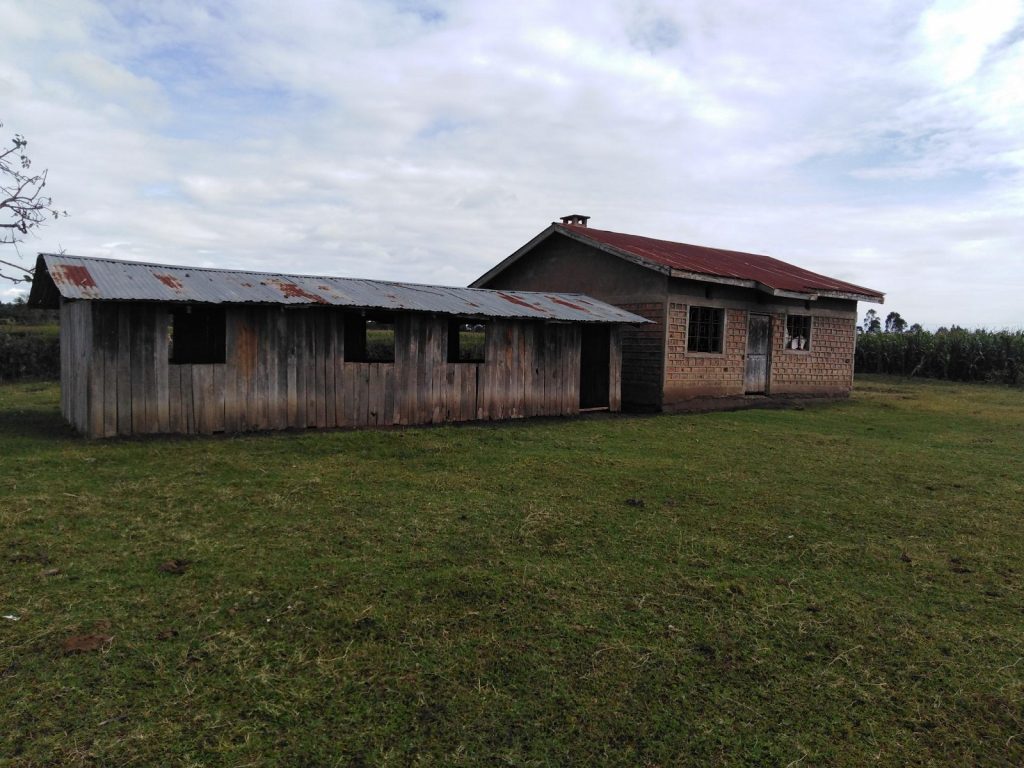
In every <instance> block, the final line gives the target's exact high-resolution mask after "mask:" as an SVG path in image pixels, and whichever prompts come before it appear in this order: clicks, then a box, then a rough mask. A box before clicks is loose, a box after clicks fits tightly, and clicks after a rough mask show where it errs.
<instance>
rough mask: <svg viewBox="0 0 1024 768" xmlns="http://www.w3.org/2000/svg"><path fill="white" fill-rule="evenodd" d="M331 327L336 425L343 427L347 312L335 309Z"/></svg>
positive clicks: (344, 420) (344, 421)
mask: <svg viewBox="0 0 1024 768" xmlns="http://www.w3.org/2000/svg"><path fill="white" fill-rule="evenodd" d="M331 328H332V329H333V330H332V335H333V338H334V425H335V426H337V427H343V426H345V423H346V418H345V408H346V402H345V395H346V389H345V388H346V386H347V381H346V379H345V313H344V312H340V311H335V312H333V313H332V314H331Z"/></svg>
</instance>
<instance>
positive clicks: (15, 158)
mask: <svg viewBox="0 0 1024 768" xmlns="http://www.w3.org/2000/svg"><path fill="white" fill-rule="evenodd" d="M2 127H3V123H0V128H2ZM27 146H28V140H27V139H26V138H25V137H24V136H22V135H21V134H20V133H16V134H14V138H13V139H12V140H11V146H10V147H7V148H6V149H0V245H16V244H17V243H19V242H21V241H22V240H24V238H25V236H26V235H28V233H29V232H30V231H31V230H33V229H35V228H36V227H39V226H42V225H43V224H45V223H46V222H47V221H49V220H50V219H57V218H60V217H61V216H67V215H68V214H67V211H62V210H58V209H56V208H54V207H53V199H52V198H51V197H50V196H49V195H46V194H43V190H44V189H45V187H46V173H47V172H46V171H45V170H44V171H42V172H41V173H32V172H31V170H30V169H31V167H32V160H31V159H30V158H29V156H28V154H26V151H25V148H26V147H27ZM15 250H17V248H15ZM18 255H19V256H20V254H18ZM0 265H3V266H6V267H13V268H14V269H17V270H19V271H20V272H23V273H24V274H25V276H24V277H21V278H18V277H14V276H12V275H10V274H6V273H4V272H3V271H0V280H7V281H10V282H12V283H16V284H17V283H27V282H31V281H32V277H31V275H32V271H33V269H32V268H31V267H24V266H22V265H20V264H16V263H13V262H9V261H3V260H0Z"/></svg>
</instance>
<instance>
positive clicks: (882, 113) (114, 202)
mask: <svg viewBox="0 0 1024 768" xmlns="http://www.w3.org/2000/svg"><path fill="white" fill-rule="evenodd" d="M1022 82H1024V0H984V2H962V1H956V2H947V1H945V0H942V1H940V2H923V1H922V2H918V1H917V0H904V1H903V2H879V1H875V0H863V1H862V2H857V3H838V2H836V3H828V2H794V0H785V1H784V2H774V1H773V0H750V1H749V2H738V1H736V0H716V2H713V3H711V2H705V1H703V0H692V1H690V0H676V1H674V2H657V1H655V0H587V1H586V2H582V1H580V2H564V1H563V2H541V1H540V0H518V2H514V3H499V2H483V1H480V2H473V1H470V0H465V1H460V0H451V1H450V2H449V1H445V0H374V1H369V0H365V1H362V2H352V1H349V0H332V2H323V1H317V0H291V1H290V2H289V3H281V2H270V1H269V0H244V2H241V1H238V2H233V1H232V0H217V1H216V2H210V3H202V2H195V3H190V2H187V0H172V1H171V2H160V0H152V1H146V2H107V3H104V2H93V1H91V0H64V1H52V0H0V121H2V122H3V123H4V127H3V128H2V129H0V138H2V140H3V141H4V142H6V141H9V139H10V137H11V136H12V135H13V134H14V133H20V134H23V135H24V136H25V137H26V138H27V139H28V140H29V145H28V150H29V154H30V156H31V157H32V159H33V162H34V167H35V168H36V169H42V168H47V169H49V182H48V185H47V188H48V190H49V192H50V194H51V195H52V197H53V200H54V204H55V206H56V207H58V208H61V209H65V210H67V211H68V213H69V216H68V217H67V218H62V219H60V220H58V221H55V222H50V223H49V224H47V225H46V226H45V227H43V228H40V229H39V230H37V233H36V234H35V235H34V236H30V237H29V238H27V239H26V241H25V242H24V243H22V244H21V245H20V246H19V247H18V252H17V253H15V251H14V250H13V249H12V248H11V247H10V246H2V247H3V249H4V250H3V252H0V258H3V259H5V260H20V262H21V263H25V264H29V263H31V262H32V261H33V260H34V257H35V254H36V253H38V252H41V251H49V252H52V251H59V250H64V251H65V252H67V253H73V254H78V255H86V256H109V257H112V258H120V259H129V260H139V261H150V262H158V263H168V264H188V265H200V266H216V267H221V268H237V269H256V270H267V271H272V272H284V273H296V274H321V275H335V276H351V277H365V278H377V279H388V280H402V281H410V282H425V283H436V284H445V285H466V284H467V283H469V282H470V281H471V280H473V279H474V278H476V277H478V276H479V275H481V274H482V273H484V272H485V271H487V270H488V269H489V268H490V267H491V266H493V265H494V264H496V263H497V262H499V261H500V260H501V259H503V258H505V257H506V256H508V255H509V254H511V253H512V252H514V251H515V250H516V249H518V248H519V247H520V246H521V245H523V244H524V243H526V242H527V241H529V240H530V239H531V238H532V237H534V236H535V235H536V234H538V233H539V232H541V231H542V230H543V229H544V228H545V227H546V226H548V224H549V223H550V222H551V221H553V220H555V219H557V218H559V217H561V216H563V215H566V214H569V213H582V214H585V215H589V216H591V217H592V218H591V220H590V225H591V226H593V227H596V228H598V229H607V230H612V231H616V232H629V233H632V234H638V235H645V236H649V237H657V238H662V239H666V240H674V241H678V242H687V243H696V244H700V245H709V246H715V247H719V248H727V249H733V250H741V251H749V252H753V253H763V254H768V255H771V256H774V257H776V258H780V259H783V260H785V261H789V262H792V263H795V264H798V265H800V266H802V267H805V268H807V269H811V270H814V271H817V272H822V273H824V274H827V275H830V276H833V277H838V278H840V279H844V280H848V281H850V282H853V283H856V284H858V285H863V286H867V287H870V288H873V289H876V290H880V291H883V292H885V293H886V302H885V305H884V306H881V307H880V306H877V305H869V304H865V303H861V304H860V306H859V310H860V313H861V314H863V313H864V312H865V311H866V310H867V309H870V308H875V309H877V310H878V311H880V312H881V313H882V315H883V316H884V315H885V314H887V313H888V312H890V311H897V312H899V313H900V314H901V315H902V316H903V318H904V319H906V320H907V321H908V322H911V323H914V322H918V323H921V324H922V325H924V326H925V327H930V328H935V327H938V326H941V325H952V324H958V325H962V326H966V327H987V328H1003V327H1009V328H1021V327H1024V308H1022V307H1024V302H1022V301H1021V295H1022V291H1021V289H1022V288H1024V86H1022V85H1021V83H1022ZM14 290H15V289H13V288H11V287H10V286H9V285H7V284H3V285H0V298H4V299H6V300H9V299H10V298H12V297H13V296H14Z"/></svg>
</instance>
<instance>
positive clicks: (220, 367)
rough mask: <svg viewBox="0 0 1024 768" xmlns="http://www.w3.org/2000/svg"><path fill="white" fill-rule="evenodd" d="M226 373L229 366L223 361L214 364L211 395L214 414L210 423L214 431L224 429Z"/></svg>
mask: <svg viewBox="0 0 1024 768" xmlns="http://www.w3.org/2000/svg"><path fill="white" fill-rule="evenodd" d="M226 373H227V366H226V365H224V364H223V363H217V364H215V365H214V366H213V390H212V397H211V405H212V408H213V415H212V416H211V420H210V425H211V427H212V429H213V431H214V432H223V431H224V425H225V411H224V382H225V376H226Z"/></svg>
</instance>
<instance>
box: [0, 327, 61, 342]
mask: <svg viewBox="0 0 1024 768" xmlns="http://www.w3.org/2000/svg"><path fill="white" fill-rule="evenodd" d="M0 333H7V334H10V335H11V336H43V337H46V338H51V339H55V338H57V337H58V336H60V326H59V325H56V324H46V325H14V324H10V325H4V324H0Z"/></svg>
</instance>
